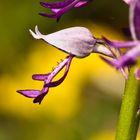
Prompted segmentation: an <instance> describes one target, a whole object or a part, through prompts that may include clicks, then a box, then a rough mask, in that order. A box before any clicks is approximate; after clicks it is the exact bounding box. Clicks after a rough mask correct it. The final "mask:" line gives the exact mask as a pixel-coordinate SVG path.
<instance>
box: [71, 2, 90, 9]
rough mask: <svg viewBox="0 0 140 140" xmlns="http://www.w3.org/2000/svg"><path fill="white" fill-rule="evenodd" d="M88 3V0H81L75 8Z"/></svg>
mask: <svg viewBox="0 0 140 140" xmlns="http://www.w3.org/2000/svg"><path fill="white" fill-rule="evenodd" d="M88 3H89V2H88V1H80V2H78V3H77V4H76V5H75V6H74V8H80V7H83V6H86V5H87V4H88Z"/></svg>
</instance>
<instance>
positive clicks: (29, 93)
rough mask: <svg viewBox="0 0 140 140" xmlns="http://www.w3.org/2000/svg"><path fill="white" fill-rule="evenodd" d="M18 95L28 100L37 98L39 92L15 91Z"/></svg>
mask: <svg viewBox="0 0 140 140" xmlns="http://www.w3.org/2000/svg"><path fill="white" fill-rule="evenodd" d="M17 92H18V93H20V94H22V95H24V96H26V97H29V98H36V97H37V96H39V95H40V94H41V91H40V90H30V89H29V90H28V89H27V90H17Z"/></svg>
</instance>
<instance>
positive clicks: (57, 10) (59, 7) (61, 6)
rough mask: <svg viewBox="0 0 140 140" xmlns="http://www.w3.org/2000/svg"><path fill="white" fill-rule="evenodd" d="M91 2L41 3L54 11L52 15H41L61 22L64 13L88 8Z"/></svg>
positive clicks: (78, 0)
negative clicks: (83, 7)
mask: <svg viewBox="0 0 140 140" xmlns="http://www.w3.org/2000/svg"><path fill="white" fill-rule="evenodd" d="M91 1H93V0H64V2H54V3H46V2H40V4H41V5H42V6H43V7H45V8H49V9H50V10H51V11H52V14H47V13H40V15H42V16H46V17H49V18H56V19H57V20H59V19H60V17H61V16H62V15H63V14H64V13H66V12H68V11H70V10H71V9H72V8H79V7H82V6H86V5H87V4H88V3H89V2H91Z"/></svg>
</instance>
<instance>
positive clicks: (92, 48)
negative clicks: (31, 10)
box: [17, 26, 113, 104]
mask: <svg viewBox="0 0 140 140" xmlns="http://www.w3.org/2000/svg"><path fill="white" fill-rule="evenodd" d="M30 33H31V35H32V36H33V37H34V38H35V39H43V40H44V41H46V42H47V43H49V44H51V45H53V46H54V47H56V48H58V49H59V50H61V51H64V52H66V53H68V54H69V56H67V57H66V58H65V59H64V60H63V61H62V62H60V63H59V64H58V66H57V67H56V68H55V69H54V70H53V71H52V72H50V73H48V74H34V75H33V76H32V78H33V80H39V81H44V86H43V88H42V90H33V89H26V90H18V91H17V92H18V93H20V94H22V95H24V96H26V97H29V98H34V101H33V102H34V103H39V104H40V103H41V101H42V100H43V98H44V96H45V95H46V94H47V93H48V91H49V88H51V87H56V86H58V85H60V84H61V83H62V82H63V81H64V79H65V78H66V76H67V73H68V71H69V68H70V64H71V61H72V59H73V58H74V57H78V58H83V57H86V56H88V55H90V54H91V53H93V52H94V53H100V54H104V55H106V56H109V57H113V55H112V52H111V51H110V50H109V49H108V48H106V47H105V46H104V45H103V44H102V41H101V40H100V39H96V38H94V37H93V36H92V34H91V32H90V31H89V30H88V29H87V28H84V27H71V28H67V29H64V30H61V31H58V32H55V33H52V34H48V35H43V34H41V33H40V32H39V31H38V28H37V26H36V27H35V33H34V32H33V31H31V30H30ZM64 67H66V69H65V72H64V75H63V76H62V77H61V78H60V79H59V80H57V81H52V80H53V79H54V77H55V76H56V75H57V74H58V73H59V72H60V71H61V70H62V69H63V68H64Z"/></svg>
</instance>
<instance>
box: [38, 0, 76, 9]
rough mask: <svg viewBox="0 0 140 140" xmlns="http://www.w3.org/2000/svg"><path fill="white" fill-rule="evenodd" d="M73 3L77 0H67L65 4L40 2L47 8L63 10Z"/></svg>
mask: <svg viewBox="0 0 140 140" xmlns="http://www.w3.org/2000/svg"><path fill="white" fill-rule="evenodd" d="M73 1H75V0H65V1H64V2H54V3H46V2H40V4H41V6H43V7H45V8H63V7H65V6H67V5H69V4H71V3H72V2H73Z"/></svg>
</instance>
